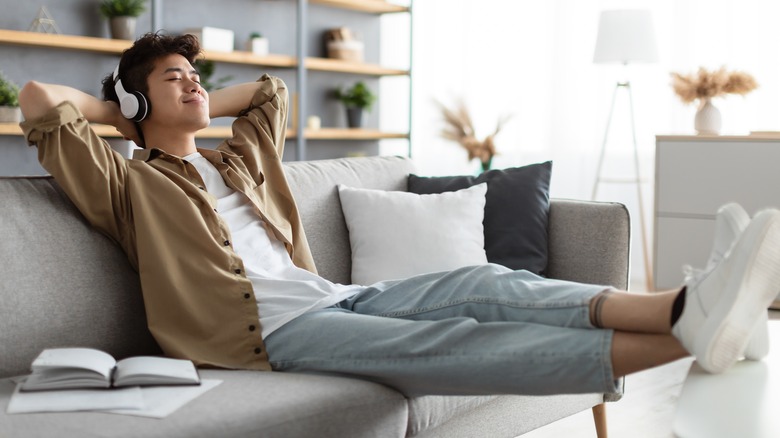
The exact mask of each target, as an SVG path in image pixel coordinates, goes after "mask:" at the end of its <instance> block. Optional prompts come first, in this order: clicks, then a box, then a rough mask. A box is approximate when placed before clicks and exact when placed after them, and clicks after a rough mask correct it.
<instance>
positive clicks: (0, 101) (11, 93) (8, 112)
mask: <svg viewBox="0 0 780 438" xmlns="http://www.w3.org/2000/svg"><path fill="white" fill-rule="evenodd" d="M21 119H22V113H21V111H19V87H18V86H17V85H16V84H14V83H13V82H11V81H10V80H9V79H8V78H6V77H5V75H4V74H3V73H2V72H0V122H5V123H19V122H20V121H21Z"/></svg>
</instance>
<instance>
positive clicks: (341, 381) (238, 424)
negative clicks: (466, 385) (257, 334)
mask: <svg viewBox="0 0 780 438" xmlns="http://www.w3.org/2000/svg"><path fill="white" fill-rule="evenodd" d="M201 377H202V378H204V379H219V380H222V381H223V382H222V383H221V384H220V385H219V386H217V387H216V388H214V389H212V390H210V391H208V392H206V393H205V394H203V395H201V396H200V397H198V398H196V399H195V400H193V401H191V402H189V403H188V404H186V405H184V406H183V407H181V408H180V409H179V410H177V411H176V412H174V413H173V414H171V415H169V416H168V417H166V418H164V419H155V418H145V417H134V416H128V415H117V414H106V413H99V412H69V413H45V414H15V415H8V414H6V413H5V411H6V408H7V407H8V401H9V398H10V396H11V393H12V392H13V388H14V384H13V383H12V382H10V380H8V379H5V380H0V436H9V437H10V436H78V437H92V436H100V437H138V436H143V437H166V438H168V437H177V436H178V437H257V436H262V437H285V438H287V437H311V436H338V437H369V436H383V437H402V436H404V434H405V431H406V426H407V401H406V399H405V398H404V397H403V396H402V395H401V394H400V393H398V392H395V391H393V390H391V389H389V388H387V387H385V386H382V385H378V384H374V383H370V382H365V381H361V380H355V379H347V378H341V377H331V376H314V375H305V374H293V373H268V372H257V371H228V370H201Z"/></svg>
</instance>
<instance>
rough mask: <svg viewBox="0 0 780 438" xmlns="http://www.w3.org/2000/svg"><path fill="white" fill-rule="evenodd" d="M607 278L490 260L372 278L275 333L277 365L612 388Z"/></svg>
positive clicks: (541, 386) (434, 388)
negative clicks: (603, 303) (598, 324)
mask: <svg viewBox="0 0 780 438" xmlns="http://www.w3.org/2000/svg"><path fill="white" fill-rule="evenodd" d="M606 289H609V288H608V287H605V286H594V285H585V284H579V283H573V282H567V281H560V280H550V279H545V278H542V277H539V276H536V275H534V274H532V273H530V272H527V271H512V270H509V269H507V268H504V267H503V266H498V265H484V266H476V267H468V268H462V269H458V270H455V271H452V272H443V273H435V274H426V275H420V276H416V277H413V278H410V279H406V280H399V281H387V282H381V283H377V284H375V285H372V286H369V287H366V288H365V289H364V290H362V291H361V292H359V293H358V294H357V295H355V296H354V297H352V298H350V299H347V300H345V301H342V302H341V303H339V304H337V305H335V306H332V307H329V308H326V309H321V310H316V311H312V312H310V313H307V314H304V315H302V316H300V317H298V318H296V319H294V320H293V321H291V322H289V323H287V324H285V325H284V326H282V327H281V328H279V329H278V330H276V331H274V332H273V333H271V334H270V335H269V336H268V337H267V338H266V339H265V344H266V349H267V351H268V354H269V359H270V362H271V366H272V367H273V369H274V370H277V371H290V372H306V373H321V374H331V375H341V376H350V377H357V378H361V379H365V380H370V381H374V382H378V383H381V384H385V385H388V386H390V387H393V388H395V389H397V390H399V391H401V392H402V393H404V394H406V395H407V396H417V395H432V394H440V395H472V394H538V395H543V394H571V393H595V392H616V391H617V388H616V385H615V381H614V380H613V377H612V363H611V359H610V351H611V343H612V331H611V330H603V329H596V328H594V327H593V325H592V324H591V323H590V315H589V309H588V303H589V301H590V299H591V298H592V297H593V296H594V295H596V294H598V293H599V292H601V291H603V290H606Z"/></svg>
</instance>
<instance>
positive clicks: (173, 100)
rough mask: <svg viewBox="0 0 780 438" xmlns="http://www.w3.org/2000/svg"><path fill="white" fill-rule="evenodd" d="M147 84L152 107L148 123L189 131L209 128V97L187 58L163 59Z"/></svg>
mask: <svg viewBox="0 0 780 438" xmlns="http://www.w3.org/2000/svg"><path fill="white" fill-rule="evenodd" d="M146 82H147V84H148V86H149V92H148V95H147V97H148V98H149V101H150V103H151V107H152V112H151V115H150V117H149V119H147V120H148V121H149V122H152V123H155V124H160V125H166V126H171V127H172V128H173V129H186V130H199V129H203V128H205V127H207V126H208V125H209V121H210V119H209V95H208V93H207V92H206V90H204V89H203V88H202V87H201V86H200V76H199V75H198V72H197V71H196V70H195V68H194V67H192V65H191V64H190V63H189V61H187V59H186V58H185V57H183V56H181V55H176V54H174V55H167V56H165V57H163V58H160V59H159V60H157V62H156V63H155V67H154V70H152V72H151V73H150V74H149V77H148V78H147V79H146Z"/></svg>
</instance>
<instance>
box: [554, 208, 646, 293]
mask: <svg viewBox="0 0 780 438" xmlns="http://www.w3.org/2000/svg"><path fill="white" fill-rule="evenodd" d="M630 242H631V222H630V217H629V214H628V210H627V209H626V207H625V206H624V205H623V204H619V203H608V202H592V201H578V200H568V199H552V200H551V201H550V216H549V224H548V260H547V270H546V274H547V276H548V277H550V278H557V279H561V280H571V281H577V282H581V283H590V284H603V285H609V286H614V287H616V288H619V289H626V288H627V287H628V267H629V249H630Z"/></svg>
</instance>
